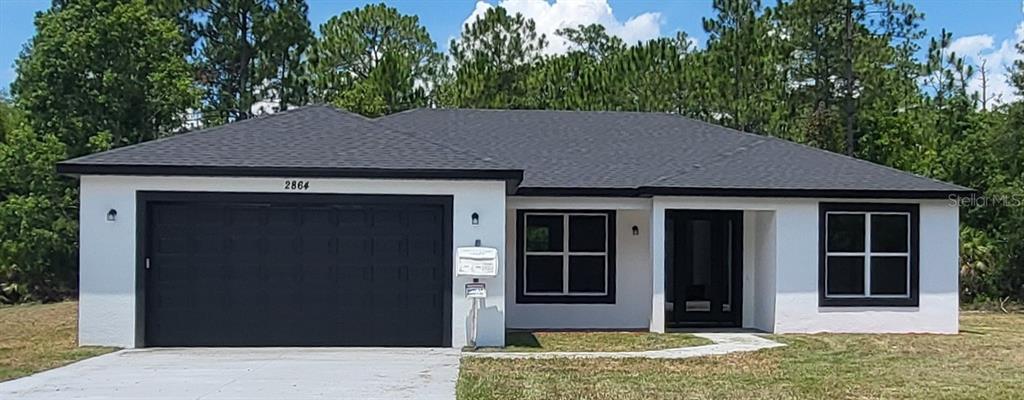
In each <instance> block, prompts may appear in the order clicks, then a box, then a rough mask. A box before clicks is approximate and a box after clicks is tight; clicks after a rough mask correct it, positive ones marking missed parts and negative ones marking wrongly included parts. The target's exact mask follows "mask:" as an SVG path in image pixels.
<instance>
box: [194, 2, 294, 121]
mask: <svg viewBox="0 0 1024 400" xmlns="http://www.w3.org/2000/svg"><path fill="white" fill-rule="evenodd" d="M197 9H198V15H196V16H194V18H198V19H199V20H200V21H202V22H201V23H200V24H199V26H198V39H199V41H198V46H199V62H198V66H199V82H200V84H201V85H202V86H203V89H204V92H205V93H204V96H203V100H204V107H203V121H204V123H206V124H207V125H218V124H222V123H226V122H231V121H236V120H243V119H247V118H250V117H252V116H253V113H254V110H253V105H254V104H256V103H257V102H259V101H261V100H267V101H274V100H276V101H277V102H278V103H279V105H278V107H279V108H280V109H286V108H288V106H290V105H295V104H303V103H304V101H305V98H306V82H305V80H304V79H302V76H301V75H300V73H301V67H300V63H301V62H302V57H303V54H304V53H305V51H306V47H308V45H309V44H310V43H311V41H312V35H313V34H312V31H311V30H310V28H309V21H308V20H307V18H306V14H307V11H308V6H307V5H306V2H305V1H304V0H208V1H204V2H203V3H202V4H200V6H199V7H197Z"/></svg>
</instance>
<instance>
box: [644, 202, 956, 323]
mask: <svg viewBox="0 0 1024 400" xmlns="http://www.w3.org/2000/svg"><path fill="white" fill-rule="evenodd" d="M820 202H857V201H855V200H850V199H778V198H713V197H654V198H653V204H652V210H653V213H652V215H651V220H652V224H651V237H652V239H651V248H652V251H651V254H654V255H655V257H653V266H654V270H653V273H652V275H651V276H652V278H653V279H652V282H651V284H652V292H653V296H652V308H651V309H652V314H651V330H652V331H656V332H659V331H663V330H664V326H665V325H664V324H665V321H664V312H663V311H662V308H661V307H662V305H663V304H664V285H665V274H664V270H665V263H664V257H663V256H661V255H663V254H664V241H665V238H664V223H665V217H664V215H665V210H667V209H707V210H746V211H748V212H747V213H745V216H744V221H745V223H749V221H750V217H749V214H750V212H754V214H755V217H754V220H755V225H756V229H754V234H753V236H754V238H750V237H745V238H744V243H745V244H746V243H749V241H750V240H753V241H755V242H756V245H755V246H754V248H753V249H751V248H749V247H747V246H745V248H744V260H745V261H747V260H749V259H750V258H751V257H753V269H754V274H753V276H752V277H751V276H749V275H748V274H747V272H748V271H746V270H745V271H744V282H745V283H746V282H747V279H753V281H754V284H753V287H754V298H753V299H744V306H745V308H746V307H750V305H751V303H753V315H748V314H747V312H748V311H749V310H745V311H744V318H743V320H744V325H745V326H746V325H747V324H748V323H752V325H750V326H752V327H755V328H758V329H762V330H766V331H772V332H776V333H798V332H799V333H804V332H863V333H884V332H931V333H956V332H957V329H958V322H957V319H958V316H959V300H958V277H959V275H958V268H957V265H958V257H959V237H958V235H959V229H958V226H959V210H958V209H957V208H956V207H955V206H953V205H952V203H951V202H950V201H946V200H926V201H920V200H913V201H911V200H901V199H893V200H887V199H872V200H870V201H861V202H868V203H918V204H919V205H920V224H921V225H920V232H921V238H920V253H921V254H920V305H919V306H918V307H854V308H851V307H819V306H818V205H819V203H820ZM745 225H746V224H745ZM746 229H749V227H748V226H745V231H746ZM750 252H753V254H750ZM747 266H748V264H745V265H744V267H745V268H746V267H747ZM744 294H745V295H746V294H749V291H747V290H746V289H745V290H744Z"/></svg>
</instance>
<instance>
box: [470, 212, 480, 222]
mask: <svg viewBox="0 0 1024 400" xmlns="http://www.w3.org/2000/svg"><path fill="white" fill-rule="evenodd" d="M469 218H470V219H471V220H472V221H473V225H480V214H477V213H473V215H471V216H470V217H469Z"/></svg>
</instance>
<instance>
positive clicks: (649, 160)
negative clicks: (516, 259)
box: [378, 109, 969, 197]
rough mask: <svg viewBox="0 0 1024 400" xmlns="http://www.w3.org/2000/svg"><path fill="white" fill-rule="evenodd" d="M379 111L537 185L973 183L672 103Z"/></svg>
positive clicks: (759, 189) (828, 187) (884, 187)
mask: <svg viewBox="0 0 1024 400" xmlns="http://www.w3.org/2000/svg"><path fill="white" fill-rule="evenodd" d="M378 121H380V122H382V123H383V124H385V125H388V126H391V127H394V128H396V129H402V130H406V131H410V132H416V134H418V135H425V137H428V138H430V139H433V140H437V141H443V142H447V143H458V144H459V145H460V146H462V147H463V148H465V149H468V150H470V151H473V152H475V153H478V154H483V155H488V156H491V157H494V158H499V159H503V160H507V161H509V162H511V163H512V164H513V165H516V166H518V167H520V168H523V169H524V170H525V172H524V179H523V182H522V184H521V185H520V187H521V188H524V189H527V191H530V189H534V190H533V191H532V192H533V193H536V194H542V193H543V192H545V189H556V188H558V189H574V188H588V189H595V188H606V189H636V190H638V191H648V192H657V193H665V194H668V193H672V192H673V191H674V192H676V193H680V194H689V193H694V194H696V193H715V192H721V193H723V194H729V193H733V194H737V193H744V192H747V193H749V195H757V194H759V193H760V194H772V193H775V194H787V195H790V193H796V192H800V191H826V192H834V193H836V194H844V193H847V194H848V193H851V192H866V193H868V192H894V193H893V194H899V196H896V197H916V196H917V195H918V194H931V195H933V196H936V195H942V194H943V193H950V192H960V191H968V190H969V189H967V188H964V187H961V186H957V185H952V184H948V183H944V182H940V181H936V180H933V179H929V178H925V177H922V176H918V175H914V174H910V173H907V172H903V171H899V170H896V169H892V168H889V167H885V166H882V165H878V164H874V163H870V162H867V161H863V160H858V159H855V158H851V157H847V156H843V155H839V154H835V153H831V152H827V151H823V150H820V149H815V148H811V147H807V146H803V145H799V144H796V143H792V142H788V141H785V140H781V139H777V138H771V137H766V136H761V135H755V134H750V133H744V132H740V131H736V130H732V129H728V128H724V127H721V126H718V125H714V124H709V123H705V122H701V121H698V120H694V119H690V118H685V117H680V116H677V115H672V114H664V113H634V112H577V111H536V110H442V109H418V110H411V111H407V112H403V113H399V114H394V115H391V116H388V117H384V118H381V119H379V120H378ZM895 192H900V193H895ZM873 196H874V194H873ZM843 197H851V196H850V195H844V196H843Z"/></svg>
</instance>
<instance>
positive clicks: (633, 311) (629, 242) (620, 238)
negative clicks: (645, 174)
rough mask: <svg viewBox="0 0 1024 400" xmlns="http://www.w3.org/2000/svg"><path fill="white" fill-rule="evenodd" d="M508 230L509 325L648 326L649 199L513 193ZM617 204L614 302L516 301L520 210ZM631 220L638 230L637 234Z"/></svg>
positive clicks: (606, 207)
mask: <svg viewBox="0 0 1024 400" xmlns="http://www.w3.org/2000/svg"><path fill="white" fill-rule="evenodd" d="M507 207H508V210H507V213H506V224H505V225H506V227H507V231H506V234H505V237H506V244H505V248H506V249H508V252H507V257H506V261H505V263H506V265H507V266H508V268H507V271H508V273H507V274H506V275H507V276H508V279H507V280H506V283H505V293H508V295H507V296H506V298H505V302H506V310H507V312H506V317H505V323H506V325H507V326H508V327H509V328H519V329H537V328H545V329H646V328H647V327H648V326H649V324H650V321H649V317H650V315H651V310H650V307H651V301H650V299H651V285H650V282H651V257H650V254H651V253H650V228H649V224H650V199H615V198H585V197H563V198H544V197H510V198H509V200H508V204H507ZM519 209H535V210H536V209H564V210H615V212H616V213H615V231H616V232H615V244H616V253H615V304H516V299H515V292H516V286H515V285H516V279H515V277H516V274H517V273H518V272H517V269H516V255H515V251H516V250H515V249H516V239H517V235H516V210H519ZM633 226H636V227H637V228H638V229H639V231H640V234H639V235H637V236H633V232H632V230H633Z"/></svg>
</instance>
